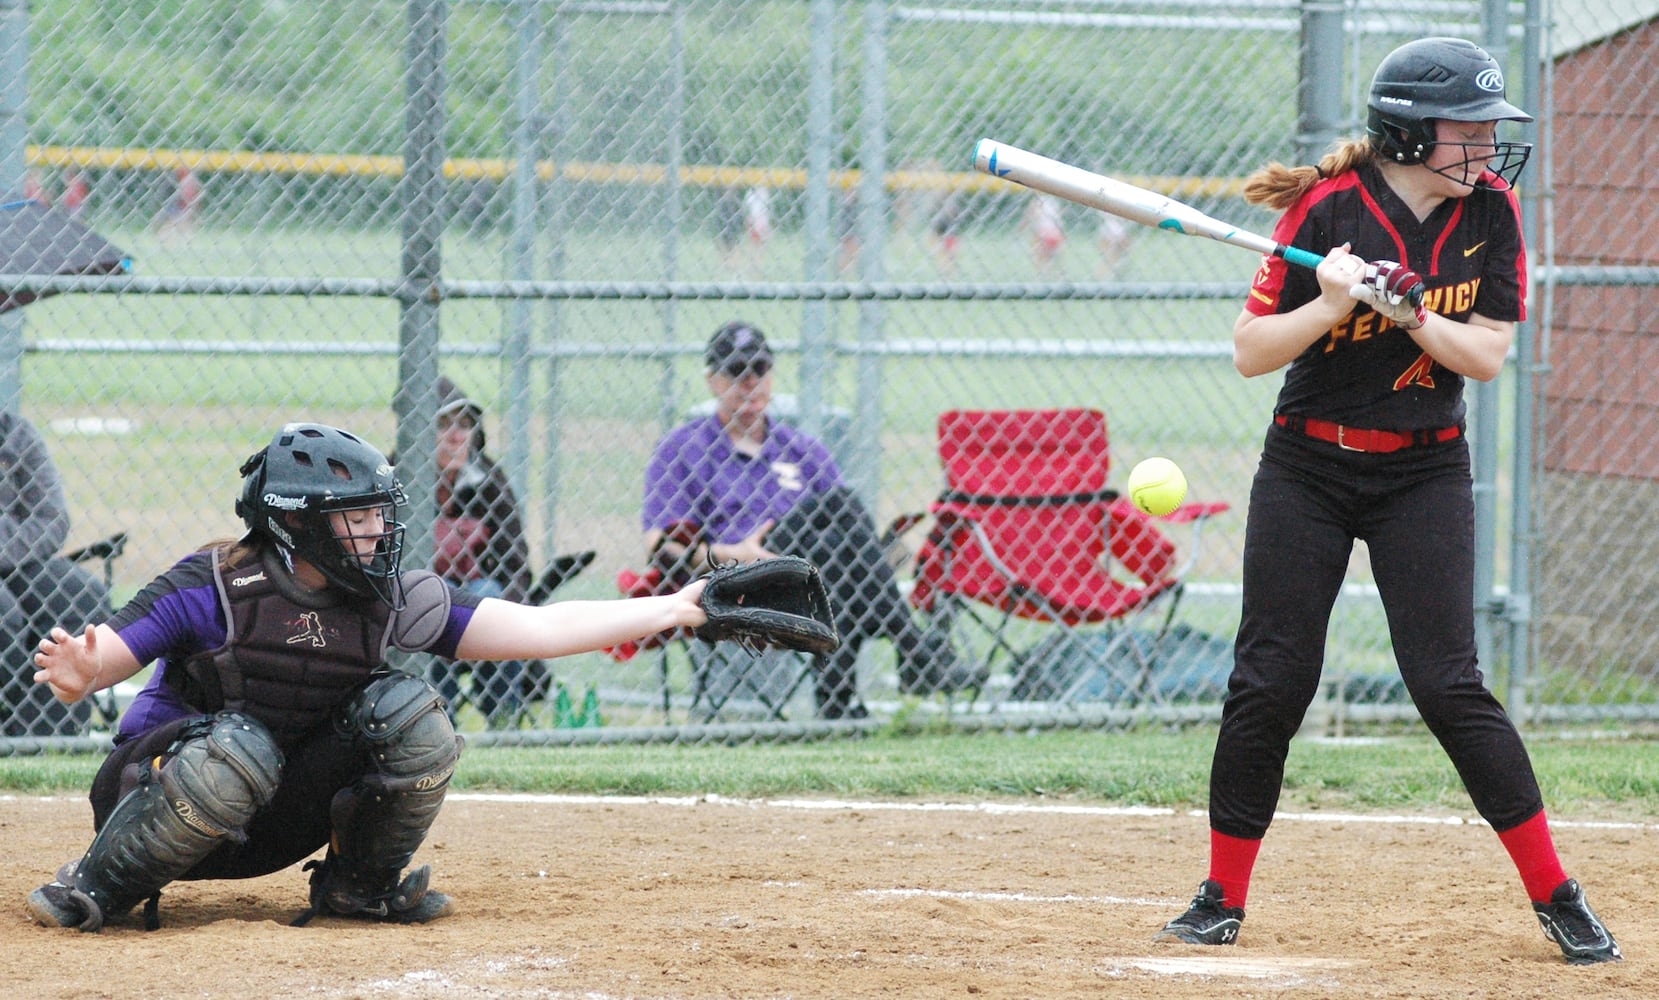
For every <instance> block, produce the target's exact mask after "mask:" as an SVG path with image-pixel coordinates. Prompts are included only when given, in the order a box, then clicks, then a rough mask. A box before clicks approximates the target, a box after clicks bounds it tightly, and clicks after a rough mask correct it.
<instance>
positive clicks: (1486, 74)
mask: <svg viewBox="0 0 1659 1000" xmlns="http://www.w3.org/2000/svg"><path fill="white" fill-rule="evenodd" d="M1475 86H1477V87H1479V88H1480V89H1482V90H1484V91H1486V92H1487V93H1489V94H1501V93H1503V72H1502V71H1501V70H1497V69H1483V70H1481V71H1480V72H1479V73H1477V74H1475Z"/></svg>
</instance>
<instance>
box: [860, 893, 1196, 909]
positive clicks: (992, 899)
mask: <svg viewBox="0 0 1659 1000" xmlns="http://www.w3.org/2000/svg"><path fill="white" fill-rule="evenodd" d="M859 892H860V895H864V896H896V897H899V898H911V899H913V898H918V897H920V898H925V899H969V900H975V901H979V902H989V903H1097V904H1101V905H1105V906H1156V907H1161V908H1168V907H1173V906H1180V905H1181V904H1182V903H1185V902H1186V900H1184V899H1140V898H1136V897H1132V896H1076V895H1071V894H1067V895H1063V896H1037V895H1033V894H1031V893H1028V892H969V891H965V890H956V889H861V890H860V891H859Z"/></svg>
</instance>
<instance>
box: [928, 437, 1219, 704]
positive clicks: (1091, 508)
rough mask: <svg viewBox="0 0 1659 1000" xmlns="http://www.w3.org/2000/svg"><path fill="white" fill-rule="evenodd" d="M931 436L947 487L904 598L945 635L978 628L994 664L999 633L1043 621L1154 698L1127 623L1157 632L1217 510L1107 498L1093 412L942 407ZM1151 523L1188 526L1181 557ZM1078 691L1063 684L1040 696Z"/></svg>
mask: <svg viewBox="0 0 1659 1000" xmlns="http://www.w3.org/2000/svg"><path fill="white" fill-rule="evenodd" d="M938 433H939V458H940V461H941V463H942V464H943V466H944V472H945V483H946V488H945V491H944V492H943V493H942V494H940V496H939V498H938V500H937V501H935V502H934V504H933V505H932V508H931V509H932V513H933V516H934V523H933V526H932V529H931V531H930V532H929V534H928V537H927V539H926V541H925V542H924V543H923V544H922V546H921V548H920V549H919V551H918V552H917V556H916V574H915V585H914V588H913V589H912V591H911V595H910V596H911V602H912V603H913V604H914V605H915V606H916V607H917V608H919V609H920V610H921V611H923V612H924V613H927V614H930V615H934V616H936V617H937V619H938V620H940V622H941V623H942V624H943V625H944V626H945V627H947V628H950V629H952V630H953V632H954V631H955V630H957V629H959V628H961V627H963V626H964V625H965V624H966V623H968V622H971V623H973V624H975V625H977V626H978V627H979V630H980V631H981V632H983V633H984V634H985V635H986V636H988V637H989V640H990V649H989V654H988V657H987V665H988V666H989V667H990V668H991V669H993V670H994V669H995V667H996V664H997V660H998V658H999V657H1000V656H1002V655H1003V654H1007V655H1008V656H1009V657H1010V658H1011V659H1013V660H1016V661H1017V660H1019V658H1020V657H1021V655H1022V653H1021V651H1020V650H1017V649H1015V648H1014V646H1013V644H1012V641H1011V637H1010V635H1009V626H1010V624H1011V623H1012V622H1013V621H1014V620H1015V619H1025V620H1029V621H1037V622H1044V623H1049V624H1052V625H1056V626H1059V627H1060V628H1061V629H1062V630H1064V632H1065V634H1066V636H1067V637H1068V638H1075V639H1078V640H1079V641H1076V642H1073V643H1070V644H1069V646H1068V649H1069V650H1075V651H1076V655H1081V656H1086V657H1088V658H1090V659H1091V660H1092V661H1093V664H1092V665H1093V666H1094V667H1097V668H1098V669H1100V670H1104V671H1107V672H1108V673H1110V674H1113V675H1117V676H1118V677H1119V680H1120V681H1121V684H1122V690H1123V691H1124V692H1125V693H1126V694H1128V695H1129V696H1130V697H1132V698H1134V699H1137V700H1154V701H1156V700H1161V698H1160V696H1159V694H1158V689H1157V687H1156V685H1154V684H1153V683H1152V678H1151V673H1152V668H1153V661H1154V658H1155V649H1152V650H1149V649H1148V648H1146V647H1145V646H1143V645H1142V644H1140V643H1137V642H1132V641H1130V639H1131V630H1130V629H1129V628H1127V625H1128V623H1129V622H1130V621H1131V620H1135V621H1138V620H1140V619H1141V617H1142V616H1144V615H1147V614H1148V613H1153V612H1161V614H1154V620H1156V621H1157V625H1156V628H1155V631H1154V634H1155V635H1156V636H1157V637H1159V638H1162V637H1163V636H1164V635H1166V634H1167V633H1168V631H1169V628H1170V625H1171V623H1172V622H1173V620H1174V617H1175V611H1176V608H1177V606H1178V604H1179V600H1180V596H1181V590H1182V581H1183V578H1184V576H1185V574H1186V572H1187V571H1188V570H1190V568H1191V566H1192V564H1193V562H1194V560H1195V558H1196V555H1197V549H1198V531H1199V528H1200V527H1201V525H1202V524H1203V522H1204V521H1205V520H1206V519H1208V518H1209V517H1211V516H1213V515H1215V514H1218V513H1220V512H1222V511H1225V510H1227V509H1228V505H1227V504H1226V503H1187V504H1185V505H1183V506H1182V507H1180V508H1178V509H1177V510H1176V511H1175V512H1174V513H1172V514H1169V515H1167V516H1165V517H1161V518H1153V517H1150V516H1148V515H1145V514H1142V513H1141V512H1140V511H1138V510H1136V509H1135V507H1134V506H1133V505H1132V504H1131V503H1130V502H1129V501H1128V500H1126V499H1121V498H1119V497H1118V494H1117V491H1115V490H1113V489H1112V488H1110V487H1109V486H1108V485H1107V484H1108V478H1107V474H1108V472H1109V470H1110V454H1109V451H1108V448H1107V435H1106V416H1105V414H1103V413H1102V412H1101V411H1099V410H1094V409H1057V410H952V411H949V412H947V413H944V414H942V415H941V416H940V418H939V427H938ZM1160 523H1162V524H1186V525H1190V526H1192V529H1193V539H1192V542H1191V551H1190V553H1189V556H1188V558H1187V559H1186V560H1185V561H1183V562H1180V563H1178V562H1177V559H1176V552H1177V550H1176V546H1175V544H1174V543H1173V542H1172V541H1171V540H1170V538H1169V536H1168V535H1166V534H1165V533H1164V531H1163V529H1162V527H1160ZM1091 626H1093V627H1103V628H1104V629H1105V630H1106V633H1105V634H1106V641H1105V642H1104V643H1100V642H1095V643H1090V642H1088V641H1086V640H1085V636H1084V633H1083V631H1082V630H1085V629H1088V628H1089V627H1091ZM959 648H960V645H959ZM1067 655H1073V654H1071V653H1069V652H1068V654H1067ZM1126 661H1127V662H1128V663H1129V664H1132V666H1131V667H1126V666H1125V662H1126ZM1126 670H1128V671H1129V672H1130V674H1131V675H1130V676H1123V675H1124V674H1125V672H1126ZM1077 673H1078V674H1079V676H1080V677H1081V676H1082V675H1083V673H1085V672H1077ZM1079 683H1081V681H1080V682H1079ZM1078 694H1079V691H1078V689H1077V687H1076V686H1074V687H1072V688H1069V689H1064V690H1059V691H1050V692H1046V697H1044V698H1043V699H1041V700H1054V701H1060V702H1068V701H1073V700H1075V699H1076V698H1077V696H1078Z"/></svg>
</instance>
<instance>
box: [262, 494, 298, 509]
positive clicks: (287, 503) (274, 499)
mask: <svg viewBox="0 0 1659 1000" xmlns="http://www.w3.org/2000/svg"><path fill="white" fill-rule="evenodd" d="M261 499H263V500H264V501H265V506H267V507H269V508H271V509H272V510H304V509H305V508H306V507H307V506H309V503H308V501H307V500H306V498H305V497H285V496H279V495H278V494H276V493H267V494H265V496H264V497H262V498H261Z"/></svg>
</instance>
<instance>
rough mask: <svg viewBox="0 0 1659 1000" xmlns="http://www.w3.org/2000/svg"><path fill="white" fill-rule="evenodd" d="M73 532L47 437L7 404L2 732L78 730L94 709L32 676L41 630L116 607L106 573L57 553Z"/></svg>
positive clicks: (0, 503)
mask: <svg viewBox="0 0 1659 1000" xmlns="http://www.w3.org/2000/svg"><path fill="white" fill-rule="evenodd" d="M68 537H69V503H68V500H67V499H66V498H65V496H64V490H63V478H62V476H61V475H60V474H59V472H58V467H57V465H56V464H54V463H53V461H52V455H51V453H50V452H49V451H48V450H47V448H46V440H45V438H43V437H42V436H41V433H40V430H39V429H38V428H37V427H35V425H34V424H33V423H32V422H30V420H29V418H27V417H25V416H23V415H22V414H21V413H18V412H16V411H14V410H10V409H8V410H4V411H0V575H3V576H4V579H5V586H4V587H0V629H3V630H4V632H3V636H0V650H3V651H4V655H5V657H6V659H5V664H6V668H5V671H4V673H3V674H0V735H4V736H64V735H73V734H75V733H77V732H79V731H80V730H81V729H82V728H83V727H84V726H85V725H86V723H87V721H88V720H89V719H90V717H91V713H90V708H91V706H90V705H89V704H79V705H73V706H67V705H64V704H63V703H61V702H59V701H57V700H56V699H54V698H52V697H51V695H50V693H48V692H46V691H44V690H42V689H39V688H36V687H34V686H33V685H31V684H30V683H29V677H30V675H31V674H32V673H33V671H32V670H30V669H29V657H30V654H32V653H33V652H34V642H35V640H36V639H37V638H39V637H40V636H42V635H45V634H46V632H47V630H48V629H50V628H51V627H52V626H53V625H57V624H68V625H70V626H72V627H74V628H77V629H78V628H81V627H82V626H84V625H86V624H87V623H88V622H92V621H99V620H102V619H103V618H105V617H107V616H108V615H109V611H110V608H109V590H108V588H107V587H105V586H104V581H102V580H100V579H99V578H98V577H96V576H94V575H93V574H92V573H89V572H87V571H86V569H84V568H83V567H81V566H77V565H75V564H74V563H72V562H70V561H69V560H68V559H65V558H63V557H62V556H60V555H58V551H59V550H60V549H62V548H63V544H64V541H65V540H66V539H67V538H68Z"/></svg>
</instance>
